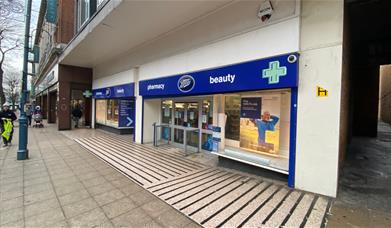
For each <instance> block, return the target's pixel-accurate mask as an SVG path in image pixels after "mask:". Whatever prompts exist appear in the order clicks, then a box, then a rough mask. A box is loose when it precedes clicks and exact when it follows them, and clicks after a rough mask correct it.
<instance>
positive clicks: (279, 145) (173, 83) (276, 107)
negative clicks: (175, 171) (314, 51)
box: [139, 53, 299, 186]
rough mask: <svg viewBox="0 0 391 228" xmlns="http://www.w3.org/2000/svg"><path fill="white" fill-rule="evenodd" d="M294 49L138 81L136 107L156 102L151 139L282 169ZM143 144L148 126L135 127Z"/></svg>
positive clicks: (286, 160)
mask: <svg viewBox="0 0 391 228" xmlns="http://www.w3.org/2000/svg"><path fill="white" fill-rule="evenodd" d="M298 59H299V55H298V53H287V54H283V55H278V56H273V57H269V58H263V59H257V60H252V61H247V62H242V63H237V64H232V65H227V66H222V67H218V68H213V69H207V70H201V71H195V72H188V73H185V74H180V75H172V76H164V77H156V78H154V79H151V80H141V81H140V82H139V95H140V96H142V98H143V99H142V100H143V107H144V106H145V105H146V104H147V103H148V107H151V104H157V103H158V104H160V105H159V107H157V109H156V111H157V113H158V115H156V117H153V116H150V115H148V117H147V115H146V114H145V113H143V117H144V118H143V123H142V124H141V126H147V127H148V128H149V126H151V127H152V124H153V123H156V125H157V126H160V127H159V128H156V129H155V131H156V134H154V138H153V139H152V140H153V141H155V143H157V144H159V143H169V144H171V145H172V146H176V147H180V148H186V149H187V150H193V151H197V152H204V153H212V154H215V155H217V156H220V157H223V158H228V159H232V160H235V161H238V162H243V163H246V164H250V165H254V166H258V167H261V168H265V169H269V170H272V171H275V172H279V173H283V174H286V175H287V180H288V184H289V185H291V186H293V182H294V173H295V165H294V164H295V156H296V155H295V154H296V116H297V87H298ZM141 132H142V135H143V143H150V142H151V140H150V139H149V135H150V132H151V131H150V129H142V131H141Z"/></svg>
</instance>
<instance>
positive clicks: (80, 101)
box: [70, 89, 91, 129]
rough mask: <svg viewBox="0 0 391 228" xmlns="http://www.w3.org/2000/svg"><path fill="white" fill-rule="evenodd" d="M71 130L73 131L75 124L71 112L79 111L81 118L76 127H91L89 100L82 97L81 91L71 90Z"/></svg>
mask: <svg viewBox="0 0 391 228" xmlns="http://www.w3.org/2000/svg"><path fill="white" fill-rule="evenodd" d="M70 106H71V118H70V119H71V128H72V129H73V128H74V127H75V126H76V124H75V118H73V116H72V111H73V110H75V109H80V111H81V113H82V116H81V118H80V119H79V123H78V126H79V127H86V126H91V121H90V116H91V108H90V107H91V99H90V98H86V97H84V96H83V90H78V89H73V90H72V94H71V104H70Z"/></svg>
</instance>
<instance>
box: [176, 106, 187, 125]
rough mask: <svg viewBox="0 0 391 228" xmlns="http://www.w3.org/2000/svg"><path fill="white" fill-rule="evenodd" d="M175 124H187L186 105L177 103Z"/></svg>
mask: <svg viewBox="0 0 391 228" xmlns="http://www.w3.org/2000/svg"><path fill="white" fill-rule="evenodd" d="M174 115H175V116H174V124H175V125H178V126H183V125H184V123H185V103H175V113H174Z"/></svg>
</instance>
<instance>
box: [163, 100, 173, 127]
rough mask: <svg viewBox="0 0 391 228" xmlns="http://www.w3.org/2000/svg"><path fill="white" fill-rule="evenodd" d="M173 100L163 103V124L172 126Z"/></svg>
mask: <svg viewBox="0 0 391 228" xmlns="http://www.w3.org/2000/svg"><path fill="white" fill-rule="evenodd" d="M171 118H172V100H164V101H162V123H165V124H171Z"/></svg>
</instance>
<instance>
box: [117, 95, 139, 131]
mask: <svg viewBox="0 0 391 228" xmlns="http://www.w3.org/2000/svg"><path fill="white" fill-rule="evenodd" d="M134 110H135V105H134V100H131V99H129V100H119V118H118V122H119V123H118V126H119V127H134V116H135V114H134Z"/></svg>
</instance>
